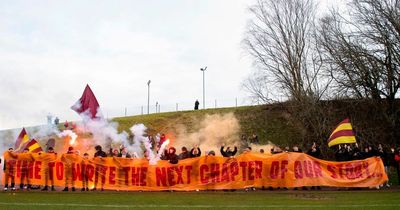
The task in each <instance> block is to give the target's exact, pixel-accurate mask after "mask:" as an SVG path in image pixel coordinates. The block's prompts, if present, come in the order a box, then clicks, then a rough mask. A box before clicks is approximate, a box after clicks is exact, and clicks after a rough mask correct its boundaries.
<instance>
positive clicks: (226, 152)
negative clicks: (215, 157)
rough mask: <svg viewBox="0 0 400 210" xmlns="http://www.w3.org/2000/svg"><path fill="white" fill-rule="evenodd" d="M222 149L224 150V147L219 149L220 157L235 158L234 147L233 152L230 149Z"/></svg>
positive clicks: (235, 150)
mask: <svg viewBox="0 0 400 210" xmlns="http://www.w3.org/2000/svg"><path fill="white" fill-rule="evenodd" d="M224 148H225V147H224V146H221V149H220V151H221V155H222V156H223V157H232V156H235V155H236V153H237V147H236V146H235V147H234V149H233V150H232V148H230V147H227V148H226V150H224Z"/></svg>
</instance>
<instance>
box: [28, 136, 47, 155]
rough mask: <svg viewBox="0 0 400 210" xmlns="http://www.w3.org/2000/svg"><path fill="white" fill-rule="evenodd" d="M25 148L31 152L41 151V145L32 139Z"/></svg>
mask: <svg viewBox="0 0 400 210" xmlns="http://www.w3.org/2000/svg"><path fill="white" fill-rule="evenodd" d="M25 149H28V150H29V152H33V153H38V152H41V151H43V150H42V147H41V146H40V145H39V143H38V142H37V141H36V140H35V139H32V140H31V141H30V142H29V143H28V144H27V145H26V147H25Z"/></svg>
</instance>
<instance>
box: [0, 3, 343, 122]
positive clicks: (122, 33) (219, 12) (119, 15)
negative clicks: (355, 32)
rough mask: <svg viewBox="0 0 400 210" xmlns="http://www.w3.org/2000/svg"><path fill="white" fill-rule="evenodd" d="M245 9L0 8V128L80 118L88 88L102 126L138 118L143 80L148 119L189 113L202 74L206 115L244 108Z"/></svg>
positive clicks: (168, 6) (140, 6)
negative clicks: (77, 107) (78, 108)
mask: <svg viewBox="0 0 400 210" xmlns="http://www.w3.org/2000/svg"><path fill="white" fill-rule="evenodd" d="M335 1H337V0H335ZM252 2H254V1H252V0H168V1H167V0H165V1H162V0H158V1H156V0H146V1H139V0H138V1H135V0H129V1H122V0H118V1H111V0H110V1H101V0H92V1H89V0H85V1H82V0H77V1H74V0H69V1H54V0H49V1H29V0H25V1H19V0H13V1H3V0H0V90H1V92H0V129H7V128H14V127H22V126H31V125H37V124H44V123H45V122H46V116H47V114H48V113H52V114H53V115H55V116H58V117H59V118H60V119H61V121H64V120H66V119H67V120H76V119H79V117H78V115H77V114H76V113H75V112H73V111H72V110H71V109H70V106H71V105H73V104H74V103H75V102H76V100H78V99H79V97H80V96H81V94H82V91H83V89H84V88H85V86H86V84H89V85H90V86H91V88H92V90H93V92H94V94H95V95H96V96H97V99H98V101H99V103H100V106H101V108H102V109H103V113H104V115H106V116H109V117H114V116H122V115H124V109H125V107H127V111H128V115H134V114H139V113H140V112H141V106H146V105H147V81H148V80H149V79H150V80H151V81H152V83H151V89H150V90H151V102H150V104H151V105H152V110H154V106H155V103H156V102H159V103H160V104H161V111H164V110H173V109H175V104H176V103H179V106H180V107H179V109H182V108H191V107H192V106H193V104H194V101H195V100H196V99H199V100H200V102H201V103H202V72H201V71H200V68H201V67H205V66H207V67H208V68H207V71H206V98H207V103H206V104H207V107H213V106H214V102H215V99H216V100H217V104H218V106H234V105H235V98H238V103H239V105H240V104H246V103H248V102H246V101H244V99H245V98H246V93H245V92H243V91H242V90H241V87H240V84H241V82H242V81H243V79H244V78H245V77H246V76H247V75H248V74H249V73H250V72H251V69H252V66H251V61H250V58H249V57H247V56H246V53H245V52H244V50H243V49H242V47H241V43H240V42H241V40H242V39H243V34H244V29H245V26H246V21H247V20H248V17H249V14H248V12H247V10H246V9H247V7H248V6H249V5H250V4H251V3H252ZM322 6H323V7H325V3H324V2H322ZM200 106H201V107H202V104H201V105H200ZM145 111H146V110H145Z"/></svg>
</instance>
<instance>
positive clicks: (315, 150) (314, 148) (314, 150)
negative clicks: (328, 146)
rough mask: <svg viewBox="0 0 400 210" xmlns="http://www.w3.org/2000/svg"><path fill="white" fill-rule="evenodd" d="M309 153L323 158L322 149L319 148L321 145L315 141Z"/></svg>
mask: <svg viewBox="0 0 400 210" xmlns="http://www.w3.org/2000/svg"><path fill="white" fill-rule="evenodd" d="M307 155H310V156H311V157H315V158H318V159H321V149H319V146H318V145H317V144H316V143H315V142H314V143H313V145H312V146H311V148H310V149H309V150H308V152H307Z"/></svg>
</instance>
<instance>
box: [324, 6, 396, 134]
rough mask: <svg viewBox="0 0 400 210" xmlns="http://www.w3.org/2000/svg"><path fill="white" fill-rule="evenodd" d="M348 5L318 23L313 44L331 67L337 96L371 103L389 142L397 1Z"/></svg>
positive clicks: (393, 119)
mask: <svg viewBox="0 0 400 210" xmlns="http://www.w3.org/2000/svg"><path fill="white" fill-rule="evenodd" d="M348 6H349V7H348V8H349V11H350V12H349V13H348V14H345V15H343V14H342V13H340V12H338V11H337V10H333V11H332V12H331V14H330V15H328V16H326V17H324V18H323V19H321V27H320V29H319V42H318V43H319V45H320V46H321V48H322V49H323V50H324V54H325V57H324V62H325V63H326V64H328V65H330V69H329V72H330V74H331V76H332V78H333V79H334V80H335V84H336V87H337V90H338V92H339V93H341V94H345V95H348V96H350V97H354V96H355V97H358V98H367V99H372V100H373V101H376V105H377V106H379V107H382V114H384V115H386V116H387V120H388V122H389V123H390V126H391V127H392V130H393V133H394V136H393V138H398V137H399V136H398V134H395V133H396V132H395V130H398V129H397V128H398V126H399V123H400V122H399V119H398V118H399V117H398V115H399V110H398V108H397V107H396V100H395V99H396V96H398V90H399V88H400V69H399V65H400V1H399V0H352V1H351V2H350V3H349V4H348ZM382 99H385V102H386V103H385V104H382ZM396 136H397V137H396Z"/></svg>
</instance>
